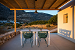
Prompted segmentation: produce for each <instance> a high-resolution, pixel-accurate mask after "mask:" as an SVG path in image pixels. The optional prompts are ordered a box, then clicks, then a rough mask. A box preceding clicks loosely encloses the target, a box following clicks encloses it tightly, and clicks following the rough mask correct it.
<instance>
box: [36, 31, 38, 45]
mask: <svg viewBox="0 0 75 50" xmlns="http://www.w3.org/2000/svg"><path fill="white" fill-rule="evenodd" d="M37 39H38V32H36V45H37Z"/></svg>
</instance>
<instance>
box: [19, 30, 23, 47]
mask: <svg viewBox="0 0 75 50" xmlns="http://www.w3.org/2000/svg"><path fill="white" fill-rule="evenodd" d="M20 39H21V46H22V45H23V44H22V31H20Z"/></svg>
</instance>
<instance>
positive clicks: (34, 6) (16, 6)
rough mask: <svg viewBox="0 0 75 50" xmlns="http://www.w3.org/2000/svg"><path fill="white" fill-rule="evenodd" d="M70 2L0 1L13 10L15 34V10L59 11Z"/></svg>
mask: <svg viewBox="0 0 75 50" xmlns="http://www.w3.org/2000/svg"><path fill="white" fill-rule="evenodd" d="M68 1H70V0H0V3H1V4H3V5H5V6H6V7H8V8H9V9H10V10H14V27H15V32H16V10H60V9H59V7H61V6H63V5H64V4H65V3H67V2H68Z"/></svg>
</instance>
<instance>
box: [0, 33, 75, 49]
mask: <svg viewBox="0 0 75 50" xmlns="http://www.w3.org/2000/svg"><path fill="white" fill-rule="evenodd" d="M0 50H75V43H73V42H71V41H69V40H67V39H65V38H63V37H60V36H58V35H57V33H51V45H50V46H48V47H47V46H46V44H45V42H44V40H43V39H42V40H41V42H40V47H38V45H37V46H36V45H34V46H33V47H32V48H31V45H30V41H29V39H28V40H27V42H26V44H25V45H24V47H23V48H22V47H21V44H20V35H17V36H16V37H14V38H12V39H10V40H9V41H7V42H6V43H4V44H3V45H1V46H0Z"/></svg>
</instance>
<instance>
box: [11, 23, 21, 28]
mask: <svg viewBox="0 0 75 50" xmlns="http://www.w3.org/2000/svg"><path fill="white" fill-rule="evenodd" d="M20 26H22V25H21V24H18V23H16V28H18V27H20ZM12 27H13V28H14V25H13V26H12Z"/></svg>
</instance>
